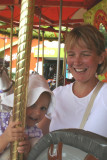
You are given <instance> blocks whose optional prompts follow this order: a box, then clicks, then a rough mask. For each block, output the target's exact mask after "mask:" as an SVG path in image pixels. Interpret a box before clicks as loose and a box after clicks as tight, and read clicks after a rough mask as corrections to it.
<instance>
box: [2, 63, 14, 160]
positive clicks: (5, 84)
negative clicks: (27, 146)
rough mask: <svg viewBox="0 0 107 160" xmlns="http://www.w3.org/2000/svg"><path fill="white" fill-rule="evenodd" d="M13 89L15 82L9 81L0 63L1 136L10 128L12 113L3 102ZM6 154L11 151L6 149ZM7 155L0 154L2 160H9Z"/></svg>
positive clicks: (5, 70) (6, 72)
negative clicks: (9, 122)
mask: <svg viewBox="0 0 107 160" xmlns="http://www.w3.org/2000/svg"><path fill="white" fill-rule="evenodd" d="M0 62H1V61H0ZM13 89H14V82H13V81H11V80H10V79H9V76H8V71H7V68H6V67H3V65H1V63H0V135H1V134H2V133H3V132H4V131H5V129H6V128H7V126H8V123H7V122H8V121H9V119H10V112H11V111H10V109H9V108H8V106H4V105H2V100H3V98H5V96H7V95H9V94H11V93H13ZM6 152H10V150H9V149H7V148H6V150H5V153H6ZM5 155H7V154H5ZM5 155H2V154H0V160H7V159H8V158H7V157H6V156H5Z"/></svg>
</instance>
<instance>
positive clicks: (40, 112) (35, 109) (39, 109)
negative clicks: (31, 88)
mask: <svg viewBox="0 0 107 160" xmlns="http://www.w3.org/2000/svg"><path fill="white" fill-rule="evenodd" d="M50 100H51V95H50V94H49V93H47V92H44V93H42V94H41V95H40V97H39V98H38V100H37V101H36V103H35V104H33V105H32V106H31V107H28V108H27V111H26V124H27V126H28V127H31V126H34V125H35V124H36V123H38V122H40V121H41V120H42V119H43V117H44V116H45V114H46V112H47V109H48V107H49V103H50Z"/></svg>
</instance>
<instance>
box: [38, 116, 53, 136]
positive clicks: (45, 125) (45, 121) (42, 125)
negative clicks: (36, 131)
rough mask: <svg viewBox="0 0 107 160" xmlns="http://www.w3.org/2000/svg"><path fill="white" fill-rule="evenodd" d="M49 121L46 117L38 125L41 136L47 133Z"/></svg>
mask: <svg viewBox="0 0 107 160" xmlns="http://www.w3.org/2000/svg"><path fill="white" fill-rule="evenodd" d="M50 121H51V120H50V119H48V118H47V117H44V118H43V119H42V120H41V121H40V122H39V123H38V128H40V129H41V130H42V132H43V135H45V134H47V133H49V125H50Z"/></svg>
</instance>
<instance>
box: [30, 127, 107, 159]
mask: <svg viewBox="0 0 107 160" xmlns="http://www.w3.org/2000/svg"><path fill="white" fill-rule="evenodd" d="M27 160H107V138H105V137H103V136H100V135H97V134H95V133H92V132H89V131H84V130H81V129H62V130H57V131H53V132H50V133H49V134H46V135H45V136H43V137H42V138H41V139H40V140H39V141H38V143H37V144H35V146H34V147H33V148H32V150H31V151H30V153H29V155H28V158H27Z"/></svg>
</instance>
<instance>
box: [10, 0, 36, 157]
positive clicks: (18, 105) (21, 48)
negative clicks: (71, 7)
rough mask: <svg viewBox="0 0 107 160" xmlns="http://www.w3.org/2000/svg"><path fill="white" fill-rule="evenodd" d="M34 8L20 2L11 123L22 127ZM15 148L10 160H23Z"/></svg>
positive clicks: (13, 145)
mask: <svg viewBox="0 0 107 160" xmlns="http://www.w3.org/2000/svg"><path fill="white" fill-rule="evenodd" d="M34 7H35V0H22V1H21V15H20V25H19V39H18V52H17V63H16V77H15V88H14V107H13V121H16V120H17V121H21V122H22V124H21V126H22V127H25V120H26V104H27V84H28V80H29V67H30V53H31V40H32V30H33V18H34ZM17 147H18V141H15V142H12V143H11V150H10V160H23V154H20V153H18V152H17Z"/></svg>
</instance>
